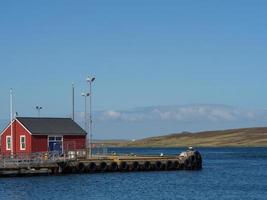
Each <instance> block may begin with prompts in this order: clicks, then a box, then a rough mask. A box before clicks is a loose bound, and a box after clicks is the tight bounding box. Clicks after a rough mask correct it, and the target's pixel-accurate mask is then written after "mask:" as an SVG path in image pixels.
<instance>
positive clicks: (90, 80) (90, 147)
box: [86, 76, 95, 157]
mask: <svg viewBox="0 0 267 200" xmlns="http://www.w3.org/2000/svg"><path fill="white" fill-rule="evenodd" d="M86 81H87V83H88V84H89V93H90V97H89V99H90V104H89V125H90V126H89V142H90V143H89V155H90V157H92V139H93V131H92V130H93V127H92V124H93V120H92V83H93V82H94V81H95V77H89V76H88V77H87V78H86Z"/></svg>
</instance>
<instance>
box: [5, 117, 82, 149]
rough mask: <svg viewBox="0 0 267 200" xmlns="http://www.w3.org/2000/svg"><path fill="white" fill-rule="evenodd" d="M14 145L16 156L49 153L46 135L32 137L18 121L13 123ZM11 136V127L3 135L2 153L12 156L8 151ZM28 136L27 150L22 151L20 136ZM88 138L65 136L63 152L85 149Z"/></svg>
mask: <svg viewBox="0 0 267 200" xmlns="http://www.w3.org/2000/svg"><path fill="white" fill-rule="evenodd" d="M12 125H13V130H14V132H13V141H14V143H13V145H14V152H13V153H14V154H18V153H32V152H45V151H48V141H47V139H48V138H47V136H46V135H31V134H30V133H29V132H28V131H27V130H26V129H25V128H24V127H23V126H22V125H21V124H20V123H19V122H18V121H14V122H13V124H12ZM8 135H9V136H10V135H11V127H10V126H9V127H8V128H7V129H6V130H5V131H4V132H3V134H2V135H1V153H2V154H10V153H11V150H6V136H8ZM21 135H25V136H26V149H25V150H20V136H21ZM85 142H86V136H82V135H78V136H75V135H68V136H63V145H64V146H63V150H64V151H66V150H76V149H77V150H78V149H84V148H85Z"/></svg>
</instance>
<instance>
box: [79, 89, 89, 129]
mask: <svg viewBox="0 0 267 200" xmlns="http://www.w3.org/2000/svg"><path fill="white" fill-rule="evenodd" d="M81 95H82V96H83V97H84V130H85V131H86V132H88V128H87V97H88V96H90V94H89V93H84V92H83V93H82V94H81Z"/></svg>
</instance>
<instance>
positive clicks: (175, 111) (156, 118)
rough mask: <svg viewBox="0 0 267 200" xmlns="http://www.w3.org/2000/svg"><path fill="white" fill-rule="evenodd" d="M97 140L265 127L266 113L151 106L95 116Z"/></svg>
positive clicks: (214, 107)
mask: <svg viewBox="0 0 267 200" xmlns="http://www.w3.org/2000/svg"><path fill="white" fill-rule="evenodd" d="M94 117H95V118H94V124H95V125H94V130H95V133H96V137H97V136H99V138H126V139H136V138H143V137H149V136H154V135H161V134H169V133H177V132H183V131H192V132H195V131H203V130H218V129H230V128H240V127H255V126H267V110H265V109H246V108H238V107H233V106H226V105H203V104H196V105H177V106H151V107H141V108H134V109H130V110H105V111H98V112H95V113H94Z"/></svg>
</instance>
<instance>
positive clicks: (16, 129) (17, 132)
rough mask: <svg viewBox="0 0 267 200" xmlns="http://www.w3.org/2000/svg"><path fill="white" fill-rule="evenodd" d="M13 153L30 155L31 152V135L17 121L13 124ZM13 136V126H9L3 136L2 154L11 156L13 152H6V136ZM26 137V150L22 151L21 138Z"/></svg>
mask: <svg viewBox="0 0 267 200" xmlns="http://www.w3.org/2000/svg"><path fill="white" fill-rule="evenodd" d="M12 126H13V150H14V151H13V153H14V154H18V153H30V152H31V135H30V134H29V132H28V131H27V130H26V129H24V128H23V126H21V124H20V123H19V122H17V121H14V122H13V124H12ZM10 135H11V126H9V127H8V128H7V129H6V130H5V132H4V133H3V134H2V135H1V152H2V153H3V154H10V153H11V150H6V136H10ZM22 135H25V137H26V149H25V150H20V136H22Z"/></svg>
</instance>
